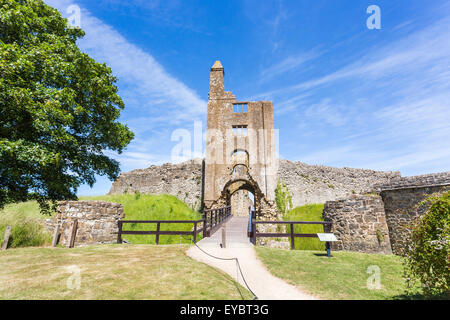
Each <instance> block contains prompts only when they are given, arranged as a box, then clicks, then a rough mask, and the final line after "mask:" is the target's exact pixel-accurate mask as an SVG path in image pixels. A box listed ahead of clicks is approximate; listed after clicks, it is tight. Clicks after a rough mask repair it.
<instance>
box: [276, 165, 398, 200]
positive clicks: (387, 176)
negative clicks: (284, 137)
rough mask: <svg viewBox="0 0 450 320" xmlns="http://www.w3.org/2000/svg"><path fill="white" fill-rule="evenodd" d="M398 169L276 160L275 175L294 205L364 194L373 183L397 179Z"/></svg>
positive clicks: (371, 189)
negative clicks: (334, 165)
mask: <svg viewBox="0 0 450 320" xmlns="http://www.w3.org/2000/svg"><path fill="white" fill-rule="evenodd" d="M399 177H400V172H391V171H388V172H383V171H375V170H368V169H355V168H334V167H327V166H322V165H309V164H306V163H303V162H294V161H289V160H284V159H280V163H279V169H278V178H279V179H282V180H283V181H284V182H285V183H286V186H287V187H288V188H289V191H290V192H291V193H292V203H293V205H294V207H296V206H302V205H305V204H310V203H325V202H326V201H331V200H337V199H340V198H344V197H349V196H351V195H354V194H364V193H368V192H371V191H373V190H374V185H375V184H380V183H388V182H389V181H391V180H392V179H394V178H399Z"/></svg>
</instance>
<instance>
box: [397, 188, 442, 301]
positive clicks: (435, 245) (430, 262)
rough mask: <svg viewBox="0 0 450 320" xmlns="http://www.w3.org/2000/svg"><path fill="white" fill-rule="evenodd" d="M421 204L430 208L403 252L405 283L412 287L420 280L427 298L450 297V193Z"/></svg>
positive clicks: (413, 231)
mask: <svg viewBox="0 0 450 320" xmlns="http://www.w3.org/2000/svg"><path fill="white" fill-rule="evenodd" d="M419 205H420V206H424V205H427V206H429V209H428V210H427V211H426V213H425V214H424V215H423V216H422V217H421V218H419V219H417V221H415V222H414V224H413V225H412V226H411V234H410V241H408V245H407V246H406V247H405V248H404V252H403V255H404V256H405V257H406V259H405V276H406V280H407V282H408V284H409V287H412V285H413V284H414V282H416V281H417V280H419V281H420V282H421V284H422V288H423V291H424V294H425V295H427V296H435V295H445V296H450V191H447V192H445V193H444V194H442V195H432V196H430V197H428V198H427V199H425V200H424V201H423V202H421V203H420V204H419Z"/></svg>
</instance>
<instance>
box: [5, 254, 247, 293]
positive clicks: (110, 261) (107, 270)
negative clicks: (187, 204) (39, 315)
mask: <svg viewBox="0 0 450 320" xmlns="http://www.w3.org/2000/svg"><path fill="white" fill-rule="evenodd" d="M187 248H188V246H187V245H182V246H176V245H168V246H153V245H102V246H91V247H85V248H75V249H65V248H20V249H9V250H7V251H5V252H0V270H2V272H1V273H0V299H152V300H153V299H161V300H165V299H167V300H182V299H195V300H203V299H242V297H241V295H240V293H239V290H240V291H241V292H242V293H243V295H244V298H246V299H249V298H251V294H250V293H249V292H248V291H246V290H245V289H243V288H242V287H239V290H238V287H237V286H238V285H237V283H236V282H235V281H234V280H233V279H232V278H230V277H229V276H228V275H226V274H225V273H223V272H221V271H219V270H217V269H214V268H212V267H209V266H207V265H205V264H202V263H200V262H197V261H194V260H192V259H191V258H189V257H187V256H186V254H185V251H186V249H187ZM70 266H76V267H77V268H79V270H80V275H81V286H80V289H69V288H68V287H67V280H68V279H69V277H70V276H71V275H72V274H73V273H72V272H70V271H69V270H68V269H67V267H70Z"/></svg>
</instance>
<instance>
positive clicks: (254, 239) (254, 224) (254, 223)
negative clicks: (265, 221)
mask: <svg viewBox="0 0 450 320" xmlns="http://www.w3.org/2000/svg"><path fill="white" fill-rule="evenodd" d="M252 231H253V234H252V242H253V245H255V246H256V219H253V218H252Z"/></svg>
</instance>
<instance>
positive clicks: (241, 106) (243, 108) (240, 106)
mask: <svg viewBox="0 0 450 320" xmlns="http://www.w3.org/2000/svg"><path fill="white" fill-rule="evenodd" d="M233 112H234V113H242V112H247V104H246V103H234V104H233Z"/></svg>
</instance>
